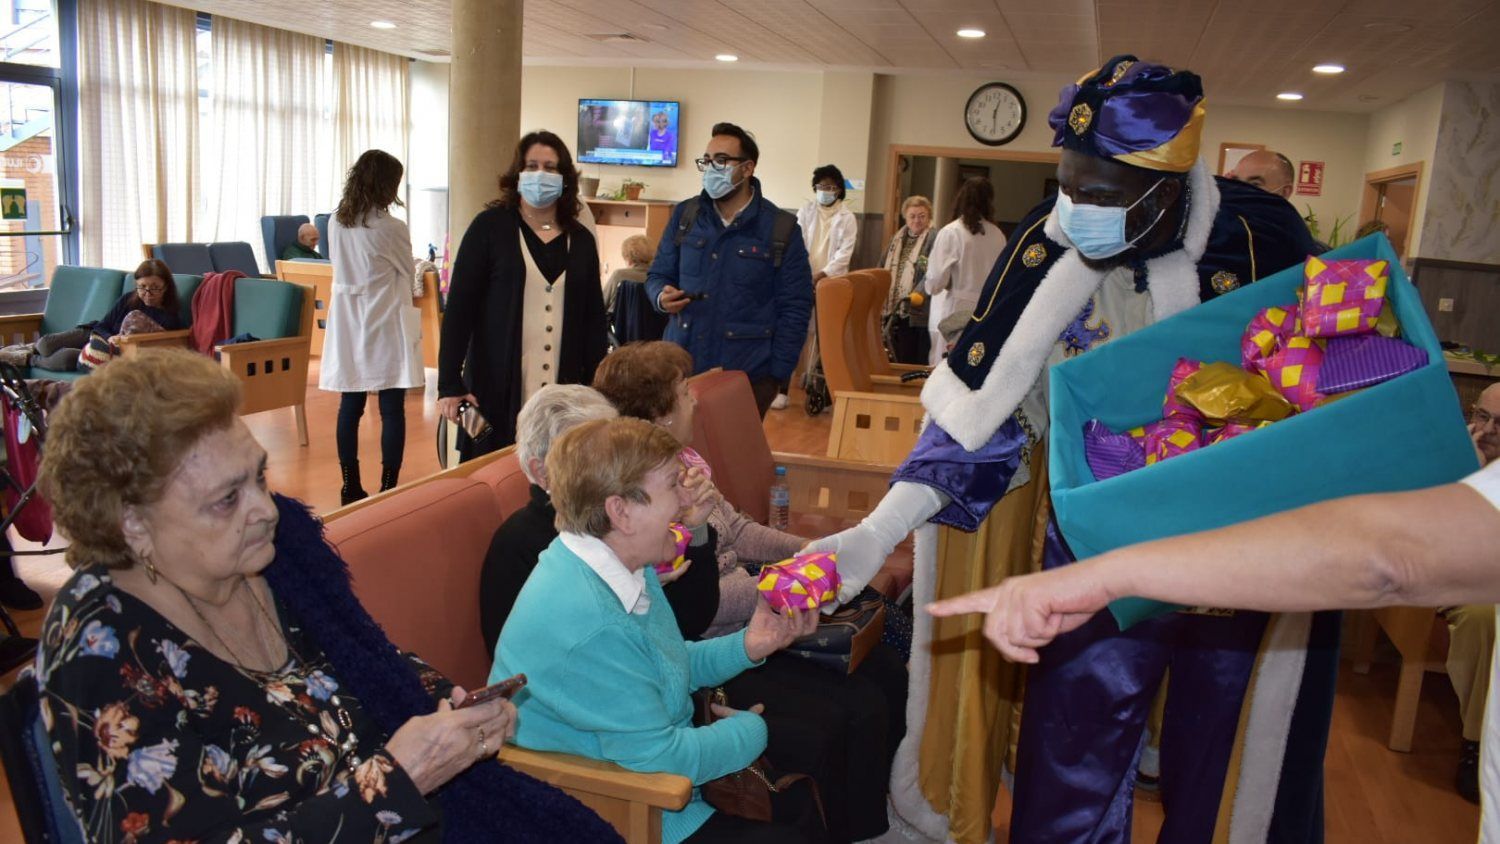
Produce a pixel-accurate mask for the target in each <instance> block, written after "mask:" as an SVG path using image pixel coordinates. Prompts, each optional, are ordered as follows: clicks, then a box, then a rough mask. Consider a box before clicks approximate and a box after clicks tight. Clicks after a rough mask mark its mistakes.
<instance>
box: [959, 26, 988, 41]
mask: <svg viewBox="0 0 1500 844" xmlns="http://www.w3.org/2000/svg"><path fill="white" fill-rule="evenodd" d="M958 37H959V38H983V37H984V30H982V29H974V28H973V27H969V28H967V29H960V30H959V31H958Z"/></svg>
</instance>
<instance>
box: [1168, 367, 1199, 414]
mask: <svg viewBox="0 0 1500 844" xmlns="http://www.w3.org/2000/svg"><path fill="white" fill-rule="evenodd" d="M1202 368H1203V364H1202V363H1200V362H1198V361H1196V360H1190V359H1188V358H1178V359H1177V365H1176V366H1174V367H1172V376H1171V377H1170V378H1168V379H1167V397H1166V399H1165V400H1163V401H1162V405H1161V411H1162V412H1161V415H1162V416H1164V417H1166V416H1188V417H1190V418H1194V419H1201V415H1200V414H1199V413H1198V409H1197V408H1195V407H1193V406H1192V405H1190V404H1188V403H1186V402H1184V401H1183V400H1182V399H1180V398H1178V397H1177V388H1178V387H1179V386H1181V384H1182V382H1183V381H1186V380H1187V379H1188V378H1190V377H1192V375H1193V374H1194V373H1196V372H1197V371H1198V370H1199V369H1202Z"/></svg>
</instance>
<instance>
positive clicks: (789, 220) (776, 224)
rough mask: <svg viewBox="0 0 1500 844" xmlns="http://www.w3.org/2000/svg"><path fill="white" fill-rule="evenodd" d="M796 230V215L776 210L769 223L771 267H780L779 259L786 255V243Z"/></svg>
mask: <svg viewBox="0 0 1500 844" xmlns="http://www.w3.org/2000/svg"><path fill="white" fill-rule="evenodd" d="M796 230H797V217H796V215H794V214H792V212H790V211H783V210H781V209H779V208H778V209H777V210H776V219H775V220H774V221H772V223H771V267H772V269H777V270H779V269H781V259H782V258H784V257H786V245H787V244H788V243H790V242H791V240H792V233H793V232H794V231H796Z"/></svg>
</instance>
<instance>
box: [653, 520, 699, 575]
mask: <svg viewBox="0 0 1500 844" xmlns="http://www.w3.org/2000/svg"><path fill="white" fill-rule="evenodd" d="M668 530H670V531H671V532H672V539H674V540H675V541H676V542H677V556H676V557H673V558H672V559H670V560H663V561H662V562H660V563H657V564H656V565H654V566H652V568H654V569H656V573H657V575H664V574H671V573H672V572H674V571H677V570H678V569H680V568H682V567H683V566H684V565H687V549H688V543H690V542H692V541H693V532H692V531H690V530H688V529H687V526H686V525H682V524H677V523H673V525H672V526H671V527H670V528H668Z"/></svg>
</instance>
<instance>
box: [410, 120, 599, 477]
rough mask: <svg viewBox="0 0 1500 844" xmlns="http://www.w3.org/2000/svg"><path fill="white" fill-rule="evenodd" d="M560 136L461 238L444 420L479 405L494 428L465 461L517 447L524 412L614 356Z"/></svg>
mask: <svg viewBox="0 0 1500 844" xmlns="http://www.w3.org/2000/svg"><path fill="white" fill-rule="evenodd" d="M585 213H586V212H585V211H584V210H583V203H582V201H581V200H580V199H579V196H578V171H577V170H576V169H575V168H574V166H573V156H572V155H571V154H570V153H569V152H568V147H567V145H566V144H564V143H563V140H562V138H559V137H558V136H557V135H555V134H553V133H551V132H547V131H538V132H531V133H529V134H527V135H526V136H525V137H523V138H521V142H520V143H519V144H517V145H516V152H515V156H514V158H513V159H512V160H511V164H510V168H509V169H508V170H506V171H505V173H504V174H502V175H501V176H500V198H499V199H497V200H495V201H494V202H491V203H490V204H489V205H488V206H487V207H486V208H485V209H484V210H483V211H481V212H479V215H478V216H476V217H475V218H474V222H473V223H471V224H470V225H469V230H468V231H467V232H466V233H465V234H464V238H463V242H462V243H461V244H460V246H459V249H458V256H457V258H456V259H455V261H454V265H453V278H452V281H451V283H450V286H449V288H448V300H447V305H446V308H445V310H444V315H443V335H442V342H441V343H440V345H439V348H438V411H439V412H440V413H442V415H443V416H444V417H445V418H447V419H449V420H452V421H455V422H457V421H459V408H460V407H461V406H465V405H471V406H473V407H474V408H476V409H477V412H478V413H479V415H480V416H482V417H483V418H484V419H485V420H487V421H488V422H489V426H488V428H489V429H488V431H487V432H485V433H482V434H480V435H479V437H478V438H477V439H476V438H473V437H470V436H469V434H468V433H466V432H465V431H463V430H462V428H463V427H464V426H460V428H461V430H460V432H459V436H458V448H459V454H460V456H461V457H462V459H464V460H469V459H472V458H474V457H478V456H479V455H481V454H487V453H489V452H492V451H495V450H496V449H500V448H503V447H505V446H508V445H510V444H511V443H513V442H515V420H516V414H517V413H519V412H520V410H521V405H522V404H524V403H525V401H526V399H527V398H528V397H530V396H531V394H532V393H534V392H536V391H537V390H539V389H541V388H542V387H545V386H547V385H548V384H586V383H588V381H589V379H591V378H592V377H593V375H594V368H595V367H596V366H598V364H599V361H600V360H602V359H603V357H604V353H605V351H606V350H607V344H606V334H605V331H606V318H605V312H604V297H603V294H602V292H601V285H600V283H599V251H598V247H597V246H596V244H595V240H594V236H593V234H592V233H591V231H590V230H589V228H588V227H587V225H586V223H585V221H584V220H583V219H582V217H583V215H584V214H585Z"/></svg>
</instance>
